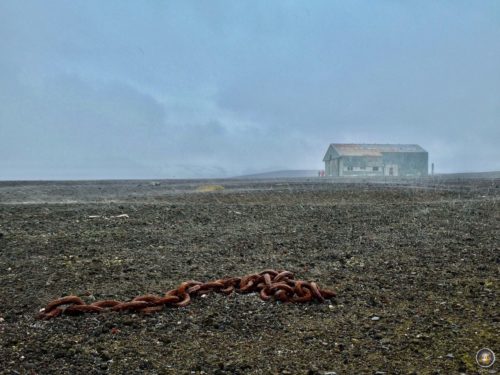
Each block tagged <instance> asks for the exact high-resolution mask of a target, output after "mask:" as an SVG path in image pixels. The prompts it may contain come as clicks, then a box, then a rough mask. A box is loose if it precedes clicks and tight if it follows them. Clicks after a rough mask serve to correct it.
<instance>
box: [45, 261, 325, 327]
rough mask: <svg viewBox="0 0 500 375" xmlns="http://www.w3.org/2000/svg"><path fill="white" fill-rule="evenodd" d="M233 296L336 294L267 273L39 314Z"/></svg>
mask: <svg viewBox="0 0 500 375" xmlns="http://www.w3.org/2000/svg"><path fill="white" fill-rule="evenodd" d="M211 291H213V292H218V293H223V294H227V295H229V294H231V293H232V292H233V291H236V292H238V293H252V292H257V293H259V295H260V298H261V299H263V300H264V301H268V300H270V299H271V298H274V299H275V300H278V301H281V302H294V303H303V302H310V301H317V302H324V301H325V299H329V298H333V297H335V292H334V291H331V290H327V289H320V288H319V287H318V285H316V283H315V282H308V281H304V280H294V275H293V273H291V272H289V271H276V270H265V271H262V272H261V273H254V274H250V275H246V276H243V277H231V278H224V279H219V280H215V281H209V282H206V283H202V282H199V281H194V280H189V281H185V282H183V283H181V284H180V285H179V287H178V288H177V289H172V290H169V291H168V292H167V293H165V295H164V296H163V297H159V296H155V295H143V296H139V297H135V298H134V299H133V300H132V301H130V302H120V301H115V300H102V301H97V302H93V303H91V304H86V303H85V302H84V301H83V300H82V299H81V298H80V297H78V296H66V297H62V298H59V299H56V300H54V301H52V302H50V303H49V304H48V305H47V306H46V307H45V308H44V309H42V310H41V311H40V314H39V316H38V317H39V318H40V319H52V318H55V317H56V316H59V315H61V314H63V313H64V314H68V315H76V314H81V313H89V312H92V313H100V312H104V311H138V312H141V313H145V314H150V313H154V312H158V311H161V310H162V309H163V308H164V307H165V306H170V307H184V306H186V305H187V304H189V303H190V301H191V298H192V297H195V296H200V295H204V294H207V293H209V292H211Z"/></svg>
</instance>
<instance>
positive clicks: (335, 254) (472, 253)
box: [0, 180, 500, 374]
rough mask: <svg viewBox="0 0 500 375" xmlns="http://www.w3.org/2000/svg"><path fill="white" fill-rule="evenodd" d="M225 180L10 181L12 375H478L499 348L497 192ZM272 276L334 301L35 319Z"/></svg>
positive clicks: (3, 319) (6, 336)
mask: <svg viewBox="0 0 500 375" xmlns="http://www.w3.org/2000/svg"><path fill="white" fill-rule="evenodd" d="M207 183H211V182H206V181H205V182H200V183H199V184H207ZM216 183H217V185H220V186H223V187H224V190H220V191H214V192H196V188H197V186H198V185H199V184H198V185H197V183H191V182H189V183H188V182H185V183H184V182H183V184H184V185H182V186H181V185H179V184H178V183H177V185H175V184H174V183H166V182H161V183H159V182H158V183H157V184H156V183H155V184H153V183H147V182H114V183H110V182H109V183H102V184H99V183H97V182H96V183H93V185H91V186H90V187H89V184H90V183H80V184H79V183H53V185H44V184H38V185H37V184H33V183H32V184H29V183H24V184H23V183H18V184H14V183H12V184H6V183H4V184H3V185H0V200H1V201H2V202H3V203H9V204H0V233H1V235H0V267H1V269H0V301H2V304H1V305H0V364H1V365H0V373H1V374H17V373H19V374H71V373H72V374H79V373H86V374H106V373H110V374H122V373H123V374H124V373H126V374H142V373H148V374H183V373H186V374H191V373H195V374H202V373H206V374H235V373H236V374H238V373H239V374H246V373H254V374H260V373H272V374H323V373H325V372H328V371H334V372H336V373H337V374H355V373H356V374H374V373H376V372H377V371H379V372H385V373H387V374H411V373H414V374H429V373H436V374H438V373H441V374H455V373H460V372H462V373H467V374H476V373H480V371H479V367H478V366H477V365H476V363H475V359H474V356H475V354H476V352H477V351H478V350H479V349H481V348H483V347H489V348H491V349H493V350H494V351H496V352H497V353H499V352H500V345H499V344H500V338H499V335H498V332H500V314H499V311H500V309H499V298H498V295H499V279H498V275H499V271H500V252H499V250H500V249H499V243H500V241H499V239H500V229H499V228H500V225H499V224H500V215H499V213H500V210H499V203H498V202H499V201H498V197H499V188H498V187H499V185H500V181H499V180H490V181H487V182H485V181H482V180H467V181H453V183H450V184H448V185H446V184H444V185H442V184H439V186H438V185H436V184H411V186H408V185H407V184H406V185H405V184H402V185H399V186H394V185H385V184H370V183H345V184H332V183H326V182H311V181H289V182H278V181H273V182H263V181H260V182H249V181H243V182H238V183H236V182H235V183H230V182H224V181H222V182H221V181H217V182H216ZM158 184H159V185H158ZM137 185H141V186H137ZM44 186H45V187H44ZM47 186H48V187H47ZM131 186H133V188H131ZM141 187H142V188H143V190H141ZM37 192H40V194H37ZM9 197H10V198H9ZM100 197H101V198H100ZM68 200H71V201H74V202H75V203H57V202H65V201H68ZM26 201H31V202H47V201H48V202H51V203H32V204H26V203H22V202H26ZM16 202H17V203H16ZM122 214H127V215H128V217H126V216H122V217H117V216H119V215H122ZM266 268H278V269H287V270H290V271H293V272H295V273H296V277H297V278H301V279H310V280H314V281H317V282H318V284H319V285H320V286H322V287H325V288H332V289H335V290H336V291H337V295H338V297H337V298H336V299H334V300H332V302H331V303H325V304H305V305H292V304H281V303H278V302H263V301H261V300H260V299H259V298H258V296H256V295H253V294H249V295H241V294H235V295H231V296H229V297H226V296H223V295H216V294H211V295H209V296H208V297H207V298H198V299H196V300H194V301H193V303H191V304H190V305H189V306H187V307H185V308H180V309H173V308H171V309H165V310H164V311H162V312H160V313H157V314H153V315H150V316H143V315H140V314H130V313H106V314H101V315H98V314H88V315H82V316H77V317H68V316H63V317H59V318H56V319H53V320H50V321H39V320H36V318H35V317H36V315H37V312H38V310H39V309H40V308H42V307H44V306H45V305H46V304H47V302H49V301H50V300H52V299H54V298H58V297H61V296H64V295H67V294H77V295H79V296H82V297H83V298H84V299H85V300H86V301H91V300H93V299H94V298H95V299H106V298H113V299H120V300H129V299H132V298H133V297H135V296H137V295H139V294H145V293H154V294H162V293H163V292H164V291H166V290H168V289H171V288H173V287H176V286H177V285H178V284H179V283H180V282H182V281H185V280H188V279H197V280H200V281H207V280H212V279H215V278H219V277H224V276H241V275H244V274H247V273H253V272H259V271H262V270H264V269H266ZM497 366H498V364H495V365H494V366H493V369H494V370H495V369H497V368H498V367H497Z"/></svg>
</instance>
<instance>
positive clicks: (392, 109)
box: [0, 0, 500, 179]
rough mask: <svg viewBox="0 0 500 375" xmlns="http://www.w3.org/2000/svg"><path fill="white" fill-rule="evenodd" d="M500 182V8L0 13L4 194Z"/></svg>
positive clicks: (37, 6) (118, 4)
mask: <svg viewBox="0 0 500 375" xmlns="http://www.w3.org/2000/svg"><path fill="white" fill-rule="evenodd" d="M333 142H354V143H418V144H420V145H421V146H422V147H424V148H425V149H426V150H427V151H429V158H430V161H434V162H435V164H436V171H438V172H453V171H487V170H500V147H499V146H498V144H499V142H500V1H496V0H492V1H460V0H450V1H422V0H418V1H395V0H386V1H383V0H379V1H371V0H370V1H369V0H367V1H352V0H349V1H347V0H346V1H272V2H270V1H255V0H252V1H250V0H249V1H232V0H227V1H213V0H212V1H186V0H179V1H168V2H167V1H147V2H145V1H122V0H120V1H102V0H96V1H89V0H85V1H47V0H45V1H22V0H12V1H8V0H5V1H1V2H0V179H78V178H172V177H225V176H233V175H239V174H246V173H254V172H260V171H269V170H277V169H321V168H323V163H322V157H323V155H324V153H325V151H326V149H327V146H328V144H329V143H333Z"/></svg>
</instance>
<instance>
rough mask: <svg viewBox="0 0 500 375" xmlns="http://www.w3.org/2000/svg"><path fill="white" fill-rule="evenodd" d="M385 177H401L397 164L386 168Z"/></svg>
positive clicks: (388, 165)
mask: <svg viewBox="0 0 500 375" xmlns="http://www.w3.org/2000/svg"><path fill="white" fill-rule="evenodd" d="M384 176H399V170H398V165H397V164H387V165H386V166H385V168H384Z"/></svg>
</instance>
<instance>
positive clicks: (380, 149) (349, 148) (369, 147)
mask: <svg viewBox="0 0 500 375" xmlns="http://www.w3.org/2000/svg"><path fill="white" fill-rule="evenodd" d="M330 147H332V148H333V149H334V150H335V152H336V153H337V154H338V155H339V156H382V154H383V153H385V152H427V151H425V150H424V149H423V148H422V147H420V146H419V145H406V144H405V145H403V144H373V143H372V144H368V143H332V144H330Z"/></svg>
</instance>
